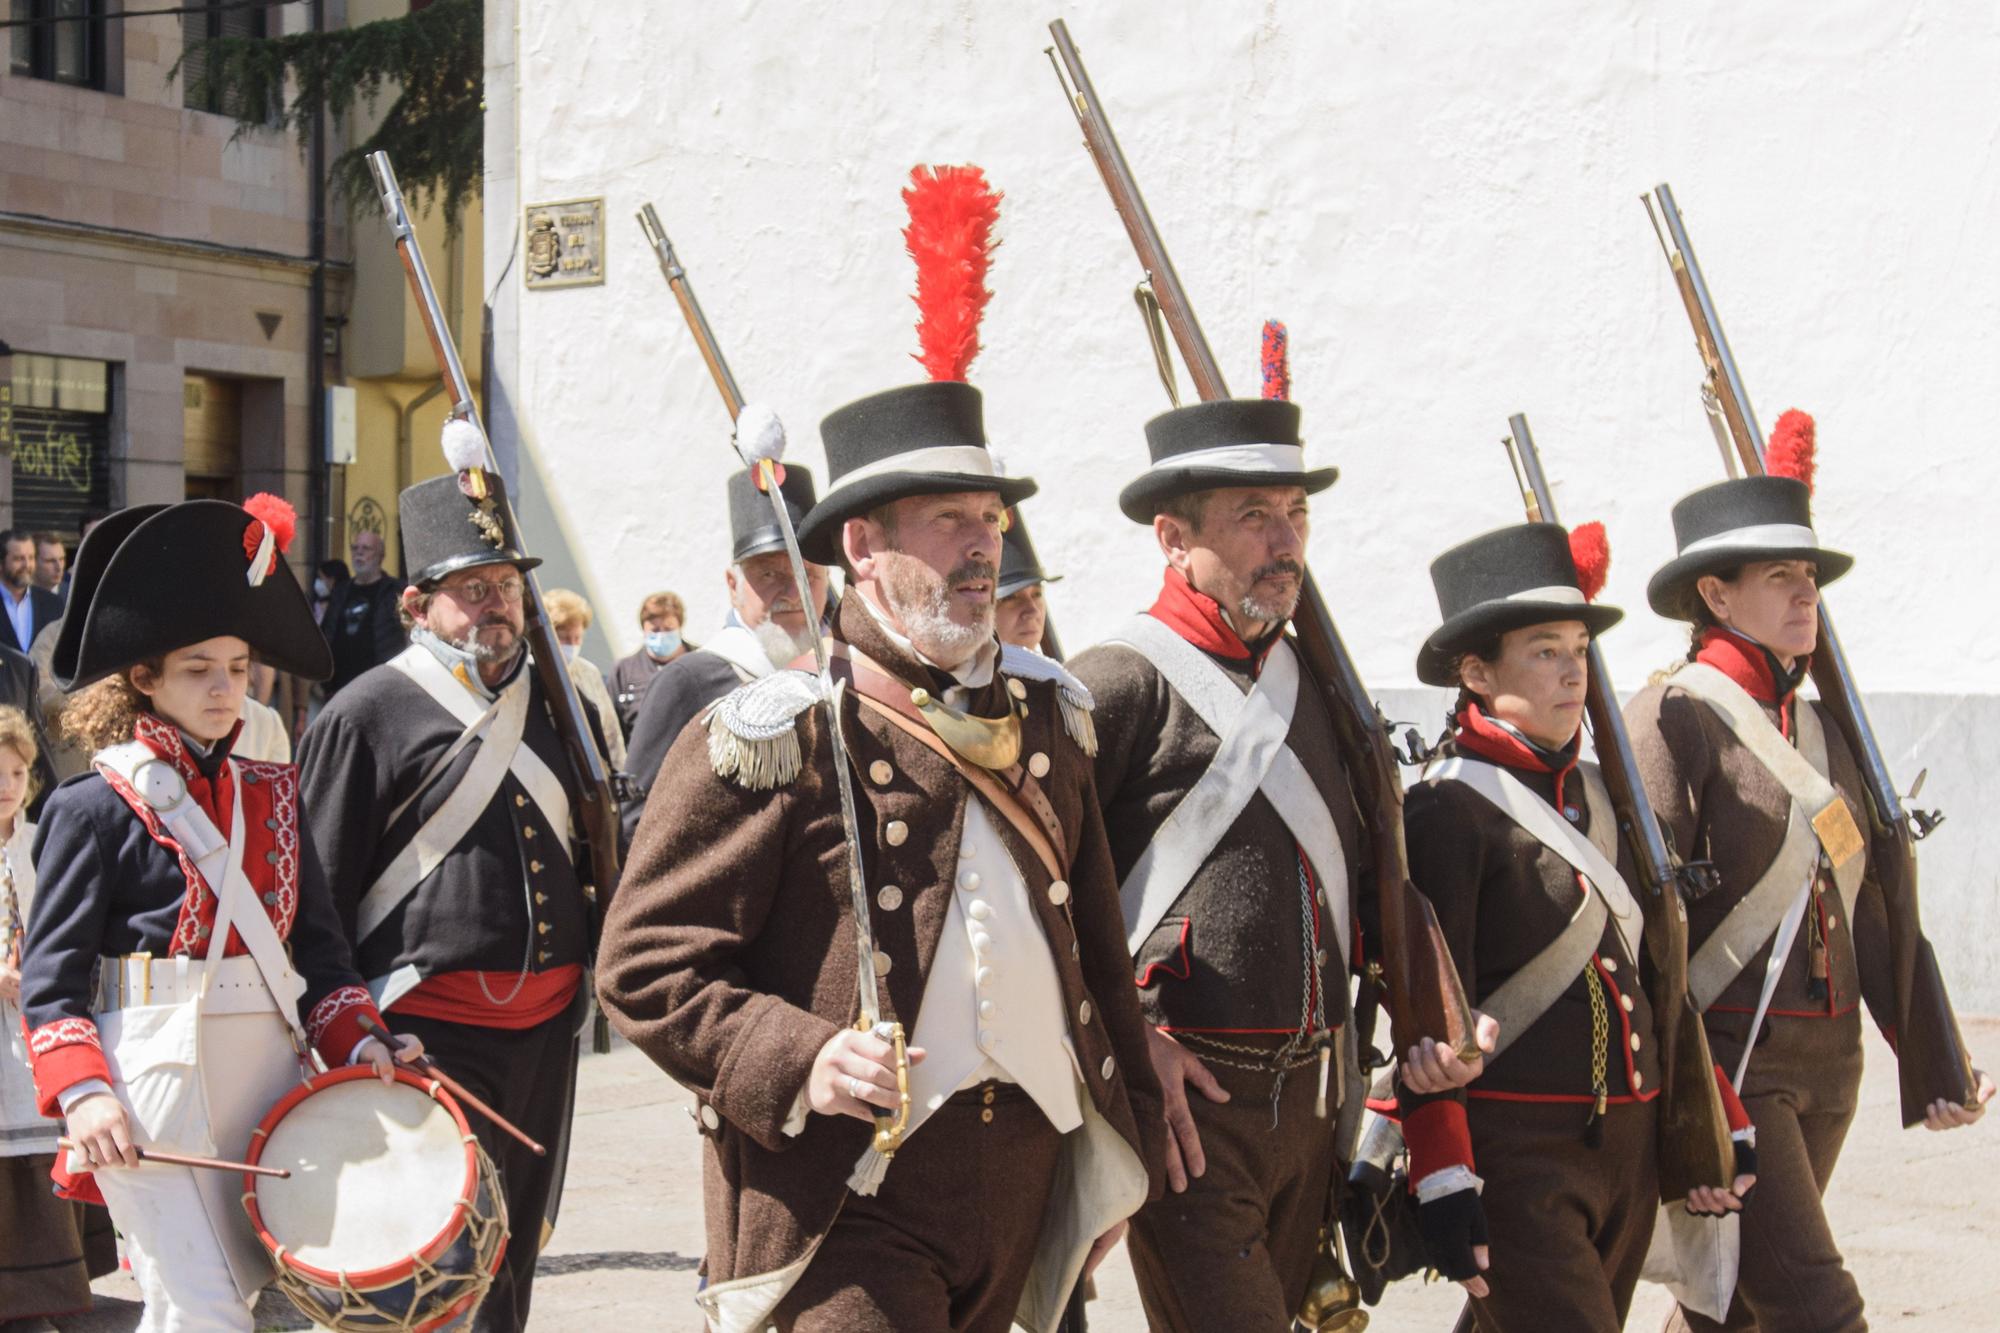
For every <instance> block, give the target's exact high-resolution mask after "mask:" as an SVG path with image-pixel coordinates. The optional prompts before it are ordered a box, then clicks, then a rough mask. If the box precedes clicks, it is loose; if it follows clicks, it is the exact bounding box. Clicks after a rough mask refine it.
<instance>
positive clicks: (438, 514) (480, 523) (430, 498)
mask: <svg viewBox="0 0 2000 1333" xmlns="http://www.w3.org/2000/svg"><path fill="white" fill-rule="evenodd" d="M484 476H485V478H486V491H487V498H486V500H484V501H480V500H474V499H473V498H472V497H471V496H469V495H467V494H466V493H465V490H464V488H463V487H461V486H460V485H459V474H457V473H451V474H448V475H446V476H442V477H432V478H431V479H430V480H429V481H420V482H418V483H417V484H416V485H414V486H412V487H410V488H409V489H408V490H406V491H404V492H403V493H402V495H400V496H398V497H397V501H396V511H397V517H398V520H399V522H398V526H399V527H400V529H401V531H402V538H403V573H404V577H405V578H407V579H409V581H410V582H412V583H414V584H416V585H417V586H418V587H420V588H421V587H425V586H427V585H430V584H434V583H436V582H437V581H438V580H439V579H441V578H443V577H444V576H445V575H447V574H450V573H453V572H454V571H457V570H461V569H470V568H471V567H472V566H474V565H491V564H494V563H497V562H502V561H504V562H505V563H507V564H510V565H513V566H514V567H516V568H517V569H521V570H530V569H533V568H535V566H537V565H539V564H541V563H542V562H541V560H540V559H539V558H538V557H536V556H532V555H529V554H528V553H527V551H526V549H525V548H524V547H523V546H522V544H521V534H520V531H519V530H518V529H517V528H515V526H514V523H513V506H511V505H509V504H508V503H507V486H506V483H505V482H503V481H501V480H500V474H499V473H498V472H495V471H493V470H492V469H490V468H488V469H486V471H485V473H484Z"/></svg>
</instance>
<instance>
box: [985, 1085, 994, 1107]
mask: <svg viewBox="0 0 2000 1333" xmlns="http://www.w3.org/2000/svg"><path fill="white" fill-rule="evenodd" d="M984 1100H985V1102H986V1104H987V1105H988V1106H991V1105H993V1089H992V1088H990V1087H989V1088H987V1089H986V1094H985V1097H984Z"/></svg>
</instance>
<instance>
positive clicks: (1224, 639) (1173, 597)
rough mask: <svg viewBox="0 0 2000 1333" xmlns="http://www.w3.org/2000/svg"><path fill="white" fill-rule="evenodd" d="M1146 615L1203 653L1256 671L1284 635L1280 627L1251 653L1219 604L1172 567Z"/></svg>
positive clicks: (1248, 646) (1282, 628)
mask: <svg viewBox="0 0 2000 1333" xmlns="http://www.w3.org/2000/svg"><path fill="white" fill-rule="evenodd" d="M1146 614H1147V615H1149V616H1151V617H1152V618H1153V619H1155V620H1157V621H1159V622H1160V623H1161V624H1163V625H1165V626H1166V627H1167V628H1168V629H1170V630H1172V631H1173V632H1174V633H1176V634H1178V635H1180V636H1181V637H1182V638H1183V639H1186V640H1187V641H1188V642H1189V643H1191V644H1193V645H1194V646H1195V647H1197V648H1199V649H1201V650H1202V651H1203V652H1205V653H1208V654H1210V655H1212V656H1215V657H1224V658H1228V659H1229V660H1230V661H1233V662H1246V663H1249V664H1250V665H1251V666H1252V667H1253V668H1255V669H1261V668H1262V667H1263V665H1264V659H1265V658H1267V657H1269V656H1270V655H1271V649H1272V648H1274V647H1276V646H1277V643H1278V639H1279V638H1280V637H1281V636H1282V635H1283V633H1284V627H1283V626H1282V625H1281V626H1279V627H1278V630H1277V631H1276V632H1275V633H1272V634H1269V635H1266V636H1265V638H1264V639H1263V640H1262V641H1261V642H1260V643H1259V644H1258V646H1257V647H1256V649H1255V650H1254V651H1253V650H1252V648H1251V646H1250V645H1249V644H1246V643H1244V642H1243V639H1242V636H1240V635H1239V634H1237V632H1236V631H1235V630H1234V629H1232V628H1231V627H1230V624H1229V620H1228V618H1227V617H1225V616H1224V615H1223V614H1222V604H1221V603H1220V602H1218V601H1216V600H1215V599H1214V598H1213V597H1210V596H1209V595H1208V594H1207V593H1205V592H1202V591H1201V590H1199V589H1198V588H1196V587H1195V586H1194V585H1193V584H1192V583H1189V582H1188V581H1187V576H1186V575H1184V574H1182V573H1181V572H1180V571H1179V570H1178V569H1175V568H1174V567H1173V566H1171V565H1169V566H1167V576H1166V578H1165V579H1164V580H1162V582H1161V584H1160V595H1159V598H1158V599H1157V600H1155V601H1154V603H1153V604H1152V606H1151V607H1149V608H1147V611H1146Z"/></svg>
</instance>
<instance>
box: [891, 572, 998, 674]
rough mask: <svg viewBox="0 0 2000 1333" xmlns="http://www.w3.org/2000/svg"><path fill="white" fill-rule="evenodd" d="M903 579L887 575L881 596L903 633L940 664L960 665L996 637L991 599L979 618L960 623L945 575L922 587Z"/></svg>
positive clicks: (921, 650)
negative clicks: (906, 583) (907, 584)
mask: <svg viewBox="0 0 2000 1333" xmlns="http://www.w3.org/2000/svg"><path fill="white" fill-rule="evenodd" d="M912 563H913V564H914V563H915V562H912ZM900 583H902V580H900V579H895V578H889V579H884V580H883V581H882V600H884V601H885V602H887V603H888V604H889V610H890V612H891V613H892V614H893V615H894V616H895V617H896V619H897V620H899V621H901V622H902V625H903V633H904V634H905V635H907V636H908V637H909V640H910V642H911V643H913V644H915V645H916V647H917V649H918V651H920V652H922V653H923V654H924V655H925V656H926V657H928V658H930V659H931V660H932V661H934V662H936V663H937V664H938V665H939V666H946V667H947V669H949V668H950V667H956V666H959V665H961V664H962V663H964V662H965V660H966V659H967V658H969V657H971V656H972V655H973V654H974V653H976V652H978V651H979V646H980V645H981V644H983V643H985V642H986V641H987V640H988V639H990V638H992V637H993V603H992V602H990V601H989V602H987V603H986V606H985V609H984V613H983V614H982V615H981V616H980V617H979V619H977V620H975V621H974V622H973V623H972V624H970V625H961V624H959V623H958V622H957V621H955V620H953V619H952V618H951V589H950V588H949V587H947V586H946V584H945V582H944V580H943V579H934V580H933V581H931V582H930V583H928V585H927V586H920V587H908V588H906V587H900V586H898V585H899V584H900ZM906 593H907V594H908V596H907V598H906V597H905V594H906ZM947 664H948V666H947Z"/></svg>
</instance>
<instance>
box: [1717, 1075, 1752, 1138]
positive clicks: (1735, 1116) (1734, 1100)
mask: <svg viewBox="0 0 2000 1333" xmlns="http://www.w3.org/2000/svg"><path fill="white" fill-rule="evenodd" d="M1715 1090H1716V1091H1717V1092H1719V1093H1721V1094H1722V1111H1723V1114H1724V1115H1726V1116H1727V1117H1728V1118H1729V1132H1730V1133H1731V1134H1737V1133H1740V1132H1742V1131H1743V1130H1746V1129H1748V1128H1750V1113H1749V1112H1748V1111H1746V1110H1744V1109H1743V1099H1742V1098H1741V1097H1738V1096H1737V1095H1736V1088H1735V1086H1734V1085H1732V1084H1731V1083H1730V1081H1729V1078H1728V1076H1727V1075H1726V1074H1724V1073H1723V1072H1722V1066H1721V1065H1717V1066H1716V1067H1715Z"/></svg>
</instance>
